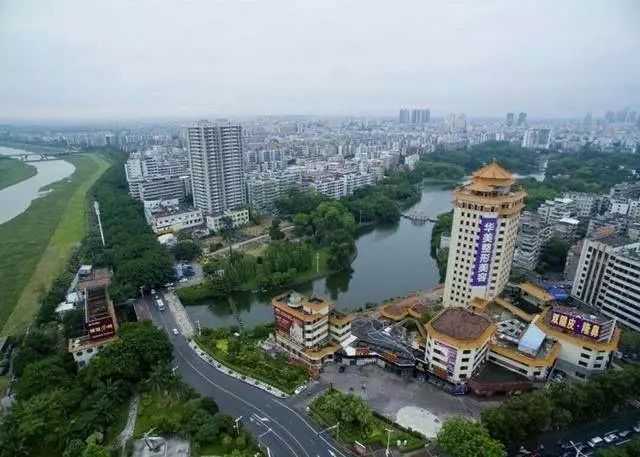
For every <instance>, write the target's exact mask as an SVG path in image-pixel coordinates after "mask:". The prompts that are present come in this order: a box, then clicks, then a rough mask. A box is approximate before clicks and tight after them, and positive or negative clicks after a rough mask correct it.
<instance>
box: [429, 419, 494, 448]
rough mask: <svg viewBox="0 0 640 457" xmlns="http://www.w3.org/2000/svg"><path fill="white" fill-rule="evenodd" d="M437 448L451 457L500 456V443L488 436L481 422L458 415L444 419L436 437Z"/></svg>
mask: <svg viewBox="0 0 640 457" xmlns="http://www.w3.org/2000/svg"><path fill="white" fill-rule="evenodd" d="M436 444H437V445H438V448H440V449H441V450H442V451H444V452H445V453H446V454H447V455H449V456H451V457H502V456H503V455H505V451H504V447H503V446H502V443H500V442H499V441H496V440H494V439H493V438H491V436H489V433H488V432H487V429H486V428H484V427H483V426H482V424H479V423H476V422H472V421H470V420H468V419H464V418H460V417H451V418H448V419H446V420H445V421H444V424H442V429H441V430H440V432H438V436H437V437H436Z"/></svg>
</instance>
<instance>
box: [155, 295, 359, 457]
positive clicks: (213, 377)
mask: <svg viewBox="0 0 640 457" xmlns="http://www.w3.org/2000/svg"><path fill="white" fill-rule="evenodd" d="M149 311H150V314H151V318H152V320H153V322H154V323H155V324H156V325H158V326H161V327H163V328H164V329H165V331H166V332H167V334H168V335H169V338H170V340H171V342H172V343H173V354H174V363H175V366H177V370H176V371H177V372H178V373H180V375H181V376H182V379H183V380H184V382H186V383H187V384H188V385H190V386H191V387H193V388H194V389H196V390H197V391H198V392H200V393H201V394H202V395H205V396H209V397H212V398H214V399H215V400H216V403H218V405H219V406H220V409H221V410H222V411H223V412H225V413H226V414H229V415H231V416H233V417H234V418H238V417H242V419H241V422H242V425H243V427H245V428H247V429H248V430H249V431H250V432H251V434H252V435H253V436H254V437H255V438H256V440H257V441H258V443H259V444H261V445H262V446H264V447H266V448H268V449H269V453H270V455H271V456H272V457H347V456H348V455H350V454H348V453H347V452H346V451H343V450H342V449H340V448H338V447H337V446H336V445H335V443H334V442H333V440H332V439H331V437H330V436H329V435H328V434H327V433H323V434H320V435H318V434H317V432H318V429H317V428H316V427H315V426H314V425H312V424H310V423H309V422H307V420H306V419H305V418H304V417H303V413H300V412H298V411H296V410H295V409H294V407H293V405H292V402H291V401H290V400H287V399H285V400H282V399H278V398H276V397H274V396H273V395H271V394H269V393H267V392H264V391H262V390H260V389H258V388H255V387H253V386H250V385H248V384H246V383H244V382H242V381H239V380H237V379H234V378H231V377H230V376H227V375H225V374H223V373H221V372H219V371H218V370H217V369H215V368H214V367H213V366H211V365H209V364H208V363H206V362H205V361H204V360H202V359H201V358H200V357H198V355H197V354H195V352H194V351H193V350H192V349H191V348H190V347H189V345H188V344H187V341H186V339H185V337H184V336H182V335H180V334H178V335H174V334H173V332H172V330H173V329H174V328H178V326H177V325H176V323H175V322H174V321H173V317H172V316H171V313H170V312H169V311H164V312H160V311H158V309H157V308H156V307H155V306H149Z"/></svg>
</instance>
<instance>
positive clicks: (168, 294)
mask: <svg viewBox="0 0 640 457" xmlns="http://www.w3.org/2000/svg"><path fill="white" fill-rule="evenodd" d="M163 296H164V302H165V305H167V308H169V312H170V313H171V316H173V320H175V321H176V325H177V326H178V327H179V330H180V333H181V334H183V335H184V336H185V337H187V338H193V335H195V333H196V332H195V329H194V327H193V323H192V322H191V318H190V317H189V314H188V313H187V310H186V309H184V306H183V305H182V302H181V301H180V299H179V298H178V296H177V295H176V294H175V293H174V292H172V291H165V292H164V293H163Z"/></svg>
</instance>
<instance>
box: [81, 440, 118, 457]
mask: <svg viewBox="0 0 640 457" xmlns="http://www.w3.org/2000/svg"><path fill="white" fill-rule="evenodd" d="M82 457H111V453H110V452H109V450H108V449H107V448H106V447H104V446H100V445H99V444H95V443H92V444H89V445H87V447H86V448H85V450H84V451H83V452H82Z"/></svg>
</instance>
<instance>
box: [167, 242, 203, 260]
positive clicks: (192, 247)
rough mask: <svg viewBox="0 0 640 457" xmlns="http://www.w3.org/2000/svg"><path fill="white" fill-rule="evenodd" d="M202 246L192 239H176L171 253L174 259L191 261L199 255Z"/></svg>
mask: <svg viewBox="0 0 640 457" xmlns="http://www.w3.org/2000/svg"><path fill="white" fill-rule="evenodd" d="M200 254H202V248H201V247H200V245H199V244H198V243H196V242H195V241H193V240H184V241H178V242H177V243H176V245H175V246H174V247H173V255H174V257H175V258H176V260H186V261H192V260H195V259H197V258H198V257H200Z"/></svg>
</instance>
